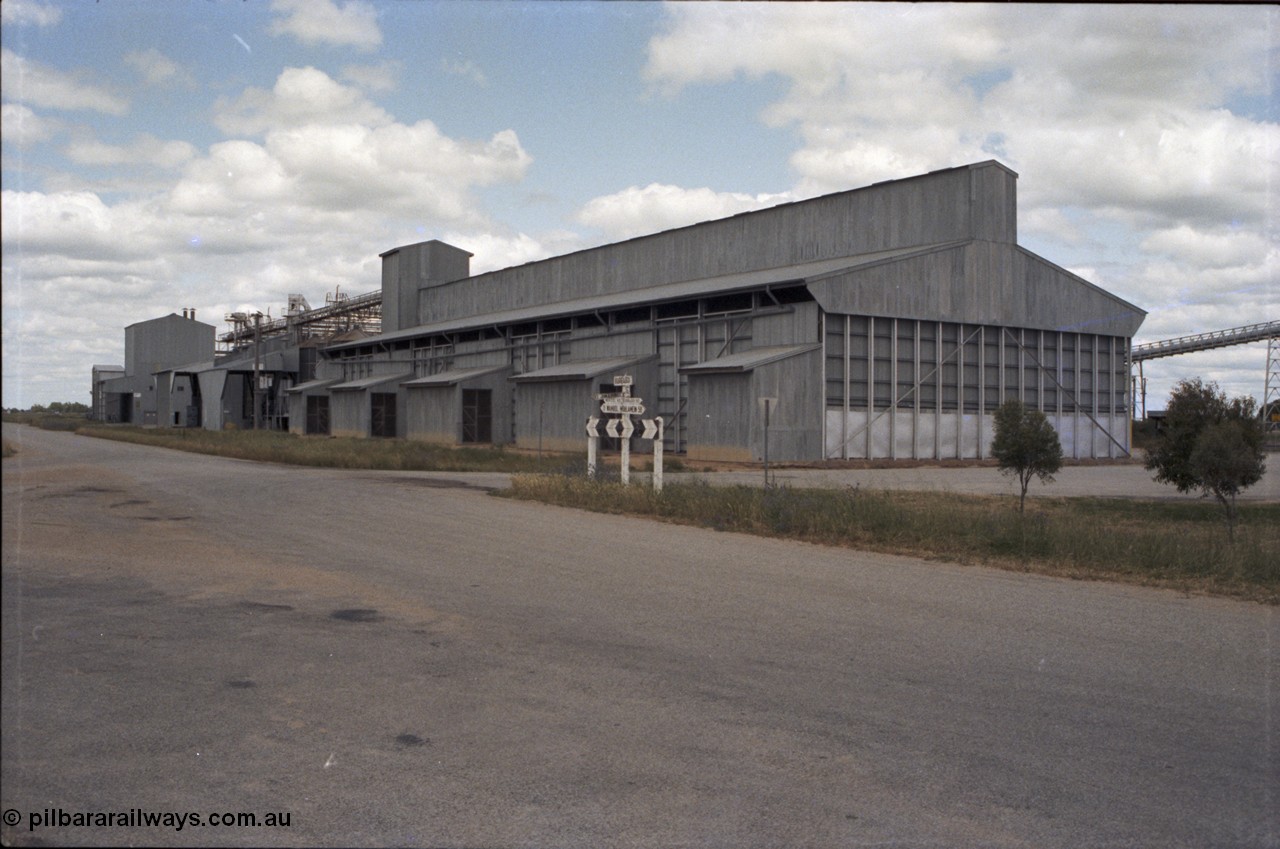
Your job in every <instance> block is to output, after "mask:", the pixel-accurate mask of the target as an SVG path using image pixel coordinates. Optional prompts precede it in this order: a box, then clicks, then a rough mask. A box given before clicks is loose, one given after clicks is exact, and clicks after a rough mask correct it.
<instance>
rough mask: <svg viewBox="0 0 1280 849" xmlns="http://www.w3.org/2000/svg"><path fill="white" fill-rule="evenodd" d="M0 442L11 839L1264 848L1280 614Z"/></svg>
mask: <svg viewBox="0 0 1280 849" xmlns="http://www.w3.org/2000/svg"><path fill="white" fill-rule="evenodd" d="M4 432H5V436H6V438H10V439H15V440H17V441H18V442H19V447H20V453H19V454H18V456H17V457H14V458H10V459H7V460H5V461H4V464H3V494H4V504H3V614H4V615H3V668H2V681H3V722H2V725H3V729H2V730H3V740H2V742H3V748H2V749H0V766H2V775H0V779H2V781H0V805H2V807H3V808H4V810H5V811H6V817H7V816H8V813H7V812H8V811H10V810H12V811H14V812H16V813H17V816H18V818H19V823H18V825H16V826H10V825H7V824H6V825H5V826H4V827H3V830H2V831H0V837H3V842H4V843H5V844H7V845H65V844H77V845H335V846H337V845H345V846H357V845H367V846H374V845H392V844H403V845H421V846H458V847H471V846H475V847H489V846H511V847H560V846H564V847H610V846H725V847H729V846H735V847H736V846H833V847H843V846H849V847H859V846H900V847H965V846H974V847H978V846H982V847H985V846H993V847H1005V846H1025V847H1055V846H1062V847H1081V846H1091V847H1120V846H1124V847H1129V846H1152V847H1177V846H1194V847H1258V846H1280V812H1278V811H1280V798H1278V792H1277V787H1278V786H1280V748H1278V741H1277V737H1278V735H1277V731H1278V728H1277V725H1278V717H1277V688H1276V681H1277V673H1278V672H1280V669H1278V666H1280V658H1278V657H1277V648H1278V647H1280V618H1278V616H1277V611H1276V609H1275V608H1271V607H1266V606H1262V605H1258V604H1253V603H1246V602H1236V601H1225V600H1218V599H1205V598H1187V597H1183V596H1180V595H1178V594H1176V593H1172V592H1168V591H1160V590H1148V589H1143V588H1135V587H1123V586H1114V585H1108V584H1103V583H1091V582H1076V581H1066V580H1058V579H1050V578H1043V577H1038V576H1030V575H1021V574H1014V573H1008V572H999V571H993V570H987V569H982V568H976V567H963V566H955V565H948V564H938V563H928V562H924V561H920V560H915V559H910V558H897V557H888V556H884V555H870V554H862V553H859V552H853V551H848V550H842V549H833V548H824V547H819V546H812V545H805V544H795V543H788V542H782V541H777V540H766V539H757V538H753V537H747V536H741V535H735V534H725V533H717V532H715V531H709V530H701V529H695V528H685V527H678V526H672V525H664V524H655V523H651V522H648V521H643V520H638V519H630V518H625V517H616V516H607V515H596V514H585V513H580V512H575V511H571V510H564V509H560V508H553V507H547V506H543V505H537V504H528V503H519V502H510V501H507V500H500V499H495V498H493V497H491V496H489V495H488V494H487V493H486V492H484V491H483V490H482V489H479V488H476V487H475V486H474V485H473V484H472V483H471V479H469V478H468V477H466V476H441V475H413V474H383V473H375V472H334V471H327V470H311V469H297V468H289V467H279V466H255V465H252V464H248V463H244V462H238V461H232V460H224V459H218V458H211V457H202V456H197V455H188V454H181V453H177V452H170V451H165V450H161V449H153V448H143V447H137V446H129V445H124V444H119V443H111V442H106V441H101V440H94V439H89V438H85V437H77V436H73V435H68V434H60V433H47V432H43V431H36V430H31V429H27V428H16V429H13V428H11V426H9V425H6V426H5V428H4ZM131 811H145V812H148V813H163V812H183V813H198V814H200V815H201V817H202V818H204V819H207V818H208V815H209V814H212V813H223V812H227V813H255V814H256V815H257V816H258V817H259V818H265V816H266V814H268V813H280V814H285V813H287V814H288V815H289V821H290V824H289V826H288V827H281V828H268V827H258V828H250V827H242V826H231V827H227V826H221V827H220V826H211V825H205V826H202V827H196V826H193V825H191V824H190V821H188V822H187V824H186V825H184V827H183V828H182V830H181V831H177V830H176V829H175V828H174V827H170V826H164V825H159V826H152V827H128V826H125V827H117V826H105V825H104V826H100V827H87V826H86V827H82V826H77V825H74V824H71V825H67V826H65V827H61V826H55V827H51V828H44V827H41V828H38V829H36V830H31V829H30V824H31V815H32V814H36V815H38V816H40V817H41V818H42V819H44V820H54V821H55V822H56V821H57V819H58V818H59V816H60V815H66V816H73V815H76V814H81V815H82V814H84V813H94V812H122V813H129V812H131ZM135 816H136V815H135Z"/></svg>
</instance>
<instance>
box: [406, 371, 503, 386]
mask: <svg viewBox="0 0 1280 849" xmlns="http://www.w3.org/2000/svg"><path fill="white" fill-rule="evenodd" d="M509 368H511V366H489V367H487V368H463V369H455V370H453V371H442V372H440V373H439V374H429V375H427V376H426V377H418V378H414V379H413V380H406V381H405V382H404V383H402V384H400V385H401V386H407V387H409V388H410V389H413V388H414V387H423V386H454V385H456V384H459V383H465V382H466V381H468V380H474V379H475V378H477V377H484V376H485V375H490V374H495V373H497V372H500V371H506V370H507V369H509Z"/></svg>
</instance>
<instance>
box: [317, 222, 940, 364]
mask: <svg viewBox="0 0 1280 849" xmlns="http://www.w3.org/2000/svg"><path fill="white" fill-rule="evenodd" d="M959 244H964V243H963V242H949V243H947V245H945V246H955V245H959ZM934 247H944V246H930V247H928V248H921V247H920V246H919V245H914V246H912V247H910V248H901V249H897V250H892V251H877V252H875V253H869V254H860V255H858V256H854V257H842V258H839V259H827V260H820V261H817V262H806V263H800V264H798V265H786V266H781V267H778V268H766V269H759V270H756V271H745V272H741V273H739V274H727V275H723V276H720V277H703V278H698V279H696V280H685V281H682V282H680V283H667V284H664V285H662V286H651V287H649V288H647V289H629V290H627V291H625V292H614V293H610V294H607V295H594V296H592V297H590V298H578V299H575V300H570V301H560V302H557V303H551V304H540V305H538V306H530V307H522V308H519V309H512V310H502V311H500V312H492V313H485V314H483V315H476V316H469V317H467V318H462V319H453V320H450V321H440V322H434V323H431V324H423V325H419V326H418V327H409V328H406V329H404V330H397V331H394V332H392V333H383V334H381V335H377V336H370V337H368V338H367V339H361V340H358V341H354V342H343V343H341V344H335V345H329V346H327V348H326V350H329V351H342V350H346V349H350V348H358V347H362V346H365V345H369V344H381V343H386V342H397V341H400V340H404V339H416V338H418V337H422V336H434V335H437V334H448V333H459V332H462V331H466V330H475V329H480V328H487V327H500V326H503V325H507V324H519V323H522V322H527V321H535V320H538V319H546V318H559V317H562V316H567V315H584V314H587V315H589V314H591V313H594V312H602V311H607V310H616V309H623V308H626V307H629V306H638V305H647V304H661V303H668V302H671V301H682V300H686V299H688V298H694V297H701V296H707V295H725V294H731V293H734V292H742V291H749V290H752V289H763V288H768V287H774V286H785V285H796V284H802V283H805V282H806V281H808V280H809V279H812V278H816V277H820V276H823V275H827V274H831V273H839V272H841V271H848V270H849V269H852V268H858V267H860V266H862V265H865V264H869V263H875V262H880V261H883V260H885V259H892V258H894V257H900V256H906V255H911V254H917V253H925V252H927V251H928V250H932V249H933V248H934Z"/></svg>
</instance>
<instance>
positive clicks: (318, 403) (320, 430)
mask: <svg viewBox="0 0 1280 849" xmlns="http://www.w3.org/2000/svg"><path fill="white" fill-rule="evenodd" d="M306 432H307V433H309V434H320V435H323V436H328V435H329V396H328V395H308V396H307V424H306Z"/></svg>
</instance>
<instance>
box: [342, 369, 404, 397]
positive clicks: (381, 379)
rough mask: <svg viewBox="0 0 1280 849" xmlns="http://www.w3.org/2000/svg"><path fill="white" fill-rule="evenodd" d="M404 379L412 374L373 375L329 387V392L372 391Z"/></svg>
mask: <svg viewBox="0 0 1280 849" xmlns="http://www.w3.org/2000/svg"><path fill="white" fill-rule="evenodd" d="M406 377H413V372H411V371H406V372H404V373H403V374H375V375H374V376H373V377H362V378H360V379H359V380H349V381H347V382H346V383H335V384H334V385H333V386H330V387H329V391H330V392H357V391H360V390H362V389H372V388H374V387H375V386H381V385H382V384H384V383H400V382H402V381H403V380H404V379H405V378H406Z"/></svg>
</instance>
